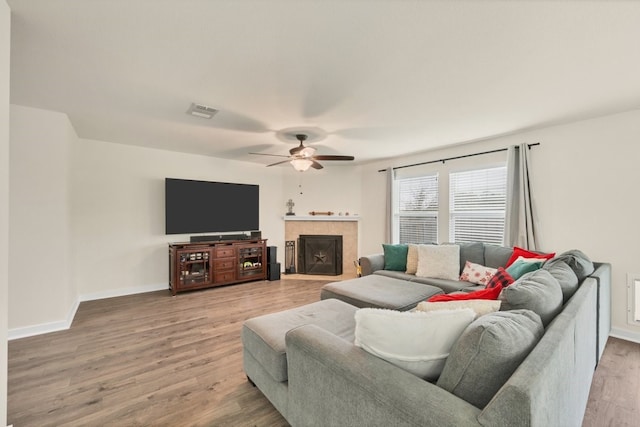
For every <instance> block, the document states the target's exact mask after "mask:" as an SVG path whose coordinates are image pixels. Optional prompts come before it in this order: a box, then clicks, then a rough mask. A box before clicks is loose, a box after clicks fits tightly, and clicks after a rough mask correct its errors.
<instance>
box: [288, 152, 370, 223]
mask: <svg viewBox="0 0 640 427" xmlns="http://www.w3.org/2000/svg"><path fill="white" fill-rule="evenodd" d="M323 166H324V169H320V170H315V169H309V170H308V171H307V172H298V171H296V170H295V169H293V167H291V166H288V167H286V168H285V169H284V170H283V180H284V197H285V202H286V200H288V199H292V200H293V202H294V203H295V206H294V208H293V211H294V212H295V213H296V215H298V216H300V215H309V212H311V211H319V212H326V211H331V212H334V213H335V214H336V215H338V214H339V213H340V212H342V213H343V214H345V213H347V212H349V214H351V215H352V214H360V215H361V214H362V213H361V212H360V210H361V194H360V189H361V176H362V175H361V173H360V169H359V168H358V167H353V166H346V165H339V166H334V165H331V162H330V161H327V162H323ZM280 210H281V212H282V214H284V213H285V212H286V211H287V207H286V206H284V205H282V206H281V207H280Z"/></svg>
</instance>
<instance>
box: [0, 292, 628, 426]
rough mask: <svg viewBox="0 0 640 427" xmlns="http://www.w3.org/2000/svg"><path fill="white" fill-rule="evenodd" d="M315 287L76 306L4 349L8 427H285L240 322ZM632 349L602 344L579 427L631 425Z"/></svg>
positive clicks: (157, 295)
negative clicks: (263, 389)
mask: <svg viewBox="0 0 640 427" xmlns="http://www.w3.org/2000/svg"><path fill="white" fill-rule="evenodd" d="M324 283H326V282H325V281H318V280H280V281H274V282H266V281H265V282H252V283H245V284H240V285H234V286H227V287H222V288H214V289H209V290H204V291H197V292H190V293H183V294H179V295H178V296H176V297H171V296H170V293H169V291H160V292H150V293H146V294H139V295H131V296H125V297H118V298H110V299H105V300H99V301H90V302H84V303H82V304H81V305H80V308H79V309H78V313H77V314H76V318H75V320H74V322H73V325H72V327H71V328H70V329H69V330H67V331H61V332H55V333H50V334H45V335H40V336H36V337H29V338H23V339H19V340H14V341H10V342H9V360H8V364H9V384H8V421H9V424H13V425H14V426H15V427H26V426H97V425H100V426H287V425H288V424H287V422H286V421H285V420H284V419H283V418H282V417H281V416H280V414H279V413H278V412H277V411H276V410H275V409H274V408H273V407H272V406H271V404H270V403H269V402H268V400H267V399H266V398H265V397H264V396H263V395H262V394H261V393H260V391H258V390H257V389H256V388H254V387H252V386H251V385H249V383H248V382H247V381H246V377H245V375H244V372H243V370H242V345H241V342H240V329H241V326H242V322H243V321H244V320H245V319H248V318H251V317H254V316H257V315H261V314H265V313H270V312H275V311H280V310H283V309H287V308H291V307H296V306H300V305H303V304H307V303H310V302H314V301H317V300H318V299H319V294H320V288H321V287H322V285H323V284H324ZM639 408H640V344H634V343H629V342H626V341H622V340H617V339H613V338H611V339H609V343H608V344H607V347H606V349H605V353H604V358H603V359H602V361H601V363H600V365H599V367H598V369H597V370H596V373H595V378H594V381H593V386H592V390H591V395H590V401H589V406H588V408H587V413H586V416H585V421H584V427H595V426H608V425H610V426H626V425H629V426H631V425H634V426H635V425H638V420H640V412H639Z"/></svg>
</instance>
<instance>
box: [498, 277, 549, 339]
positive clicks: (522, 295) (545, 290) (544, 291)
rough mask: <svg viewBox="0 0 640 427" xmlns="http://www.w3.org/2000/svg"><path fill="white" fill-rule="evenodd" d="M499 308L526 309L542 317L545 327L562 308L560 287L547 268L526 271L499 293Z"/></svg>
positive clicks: (505, 309)
mask: <svg viewBox="0 0 640 427" xmlns="http://www.w3.org/2000/svg"><path fill="white" fill-rule="evenodd" d="M499 299H500V300H501V301H502V305H501V306H500V310H504V311H507V310H516V309H520V308H523V309H527V310H531V311H533V312H534V313H537V314H538V316H540V318H541V319H542V324H543V325H544V326H545V327H546V326H547V325H548V324H549V322H551V321H552V320H553V318H554V317H556V315H557V314H558V313H559V312H560V311H561V310H562V289H561V288H560V284H559V283H558V280H556V278H555V277H553V276H552V275H551V273H549V272H548V271H547V270H543V269H540V270H536V271H532V272H531V273H527V274H525V275H524V276H522V277H521V278H519V279H518V280H516V281H515V282H513V283H512V284H511V285H509V286H507V287H506V288H504V289H503V290H502V292H501V293H500V297H499Z"/></svg>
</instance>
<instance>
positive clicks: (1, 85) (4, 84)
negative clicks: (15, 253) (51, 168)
mask: <svg viewBox="0 0 640 427" xmlns="http://www.w3.org/2000/svg"><path fill="white" fill-rule="evenodd" d="M0 29H1V30H0V76H2V77H1V78H0V129H1V131H0V426H2V425H6V424H7V331H8V328H9V326H8V324H9V323H8V322H9V314H8V311H9V303H8V299H9V272H8V270H9V264H8V261H9V260H8V258H9V69H10V67H9V56H10V55H9V52H10V50H11V41H10V40H11V11H10V10H9V6H8V5H7V3H6V2H5V1H1V2H0Z"/></svg>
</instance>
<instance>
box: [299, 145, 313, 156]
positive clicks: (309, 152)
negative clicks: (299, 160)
mask: <svg viewBox="0 0 640 427" xmlns="http://www.w3.org/2000/svg"><path fill="white" fill-rule="evenodd" d="M314 154H316V149H315V148H313V147H304V148H303V149H302V150H300V151H298V155H300V156H302V157H305V158H309V157H313V155H314Z"/></svg>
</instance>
